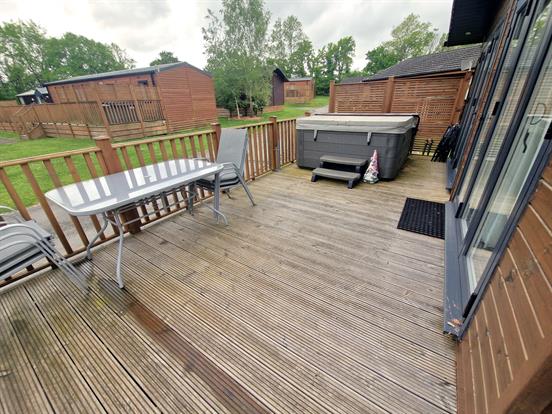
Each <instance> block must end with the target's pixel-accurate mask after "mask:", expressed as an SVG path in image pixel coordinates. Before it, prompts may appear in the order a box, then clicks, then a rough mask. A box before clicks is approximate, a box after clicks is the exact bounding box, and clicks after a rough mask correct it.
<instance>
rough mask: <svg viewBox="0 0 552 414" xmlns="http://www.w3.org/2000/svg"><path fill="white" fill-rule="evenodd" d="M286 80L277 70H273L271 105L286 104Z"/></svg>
mask: <svg viewBox="0 0 552 414" xmlns="http://www.w3.org/2000/svg"><path fill="white" fill-rule="evenodd" d="M284 83H285V82H284V80H283V79H282V78H280V77H279V76H278V75H277V74H276V73H275V72H272V94H271V95H270V102H269V106H276V105H283V104H284Z"/></svg>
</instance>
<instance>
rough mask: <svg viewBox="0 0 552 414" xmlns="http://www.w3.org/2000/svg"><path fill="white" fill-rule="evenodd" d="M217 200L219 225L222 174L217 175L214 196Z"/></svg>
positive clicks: (215, 212)
mask: <svg viewBox="0 0 552 414" xmlns="http://www.w3.org/2000/svg"><path fill="white" fill-rule="evenodd" d="M214 197H215V200H214V203H215V211H214V214H215V218H216V219H217V223H218V221H219V214H220V212H219V208H220V172H218V173H216V174H215V194H214Z"/></svg>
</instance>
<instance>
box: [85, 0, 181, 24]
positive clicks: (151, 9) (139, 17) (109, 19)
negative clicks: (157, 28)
mask: <svg viewBox="0 0 552 414" xmlns="http://www.w3.org/2000/svg"><path fill="white" fill-rule="evenodd" d="M89 4H90V11H91V12H92V17H93V19H94V21H95V22H96V23H97V24H98V25H99V26H101V27H107V28H113V27H114V26H115V27H127V28H129V29H134V30H143V29H144V26H146V27H147V25H149V24H152V23H153V24H155V23H156V22H157V20H159V19H165V18H167V17H168V16H169V14H170V11H171V8H170V6H169V2H168V1H167V0H145V1H137V0H117V1H98V0H91V1H89Z"/></svg>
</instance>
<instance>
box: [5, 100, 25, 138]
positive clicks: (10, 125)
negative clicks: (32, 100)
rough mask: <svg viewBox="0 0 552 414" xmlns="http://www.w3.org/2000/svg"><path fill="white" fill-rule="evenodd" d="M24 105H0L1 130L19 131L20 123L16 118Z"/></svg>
mask: <svg viewBox="0 0 552 414" xmlns="http://www.w3.org/2000/svg"><path fill="white" fill-rule="evenodd" d="M24 108H25V107H24V106H22V105H1V106H0V131H14V132H17V131H18V129H17V127H18V125H17V121H16V119H15V116H16V114H17V113H18V112H19V111H21V110H22V109H24Z"/></svg>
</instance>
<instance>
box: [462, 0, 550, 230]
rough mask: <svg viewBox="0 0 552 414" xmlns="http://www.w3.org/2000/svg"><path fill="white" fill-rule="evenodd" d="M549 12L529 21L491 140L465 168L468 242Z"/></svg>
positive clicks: (464, 222) (464, 220)
mask: <svg viewBox="0 0 552 414" xmlns="http://www.w3.org/2000/svg"><path fill="white" fill-rule="evenodd" d="M550 9H551V3H550V2H548V3H547V4H546V5H545V7H544V8H543V9H542V10H540V12H539V14H538V16H537V17H536V18H535V19H534V20H533V22H532V24H531V27H530V28H529V32H528V35H527V37H526V40H525V42H524V44H523V49H522V50H521V55H520V58H519V60H518V61H517V62H516V67H515V72H514V75H513V78H512V80H511V82H510V83H509V85H508V93H507V95H506V98H505V99H504V104H503V105H502V110H501V112H500V115H499V116H498V119H497V121H496V124H495V125H494V129H493V131H492V134H491V137H490V138H489V139H488V142H486V143H485V146H484V149H485V151H484V154H482V155H480V154H477V155H475V154H474V157H472V162H475V163H476V164H477V165H473V164H471V165H470V166H469V168H470V169H473V174H474V177H473V179H472V180H471V182H470V184H469V187H468V189H467V190H466V194H465V196H466V200H465V202H463V204H462V210H461V214H460V220H461V231H462V236H463V237H468V238H469V236H470V234H469V232H470V231H471V233H472V234H473V232H474V230H473V228H474V226H475V225H476V224H477V223H474V217H476V214H477V213H478V212H479V205H480V202H481V199H482V196H483V192H484V190H485V188H486V186H487V183H488V180H489V177H490V174H491V171H492V170H493V167H494V165H495V161H496V159H497V155H498V153H499V151H500V149H501V147H502V144H503V141H504V137H505V136H506V132H507V130H508V128H509V126H510V124H511V123H512V119H513V117H514V114H515V112H516V108H517V106H518V103H519V101H520V98H521V95H522V93H523V92H524V87H525V84H526V81H527V78H528V76H529V73H530V69H531V68H532V67H533V64H534V61H535V59H536V57H537V52H538V50H539V46H540V44H541V41H542V40H543V37H544V35H545V33H546V29H547V22H548V18H549V16H550ZM506 69H507V68H506ZM510 70H511V69H510ZM481 137H482V136H481ZM482 138H483V137H482ZM480 139H481V138H480ZM482 148H483V146H482ZM474 158H475V159H476V160H475V161H473V159H474ZM479 158H481V159H479ZM462 195H464V193H461V196H462Z"/></svg>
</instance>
